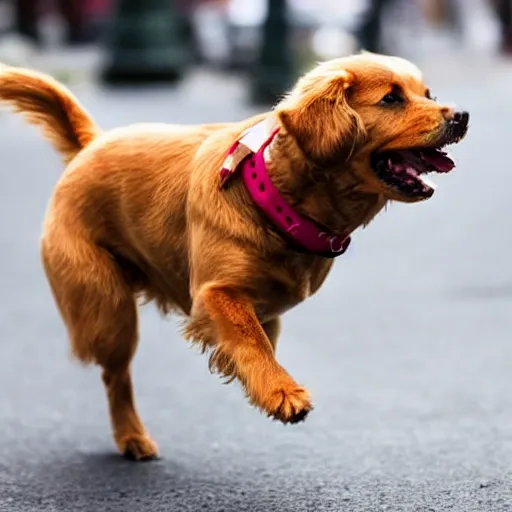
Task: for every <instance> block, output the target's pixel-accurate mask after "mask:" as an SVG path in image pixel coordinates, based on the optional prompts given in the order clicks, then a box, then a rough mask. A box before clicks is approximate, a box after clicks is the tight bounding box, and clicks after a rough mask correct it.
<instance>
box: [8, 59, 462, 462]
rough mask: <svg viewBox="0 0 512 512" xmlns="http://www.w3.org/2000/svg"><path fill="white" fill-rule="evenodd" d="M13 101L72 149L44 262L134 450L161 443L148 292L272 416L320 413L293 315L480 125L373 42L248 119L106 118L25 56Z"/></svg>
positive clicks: (58, 144)
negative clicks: (294, 372)
mask: <svg viewBox="0 0 512 512" xmlns="http://www.w3.org/2000/svg"><path fill="white" fill-rule="evenodd" d="M0 100H1V101H3V102H6V103H7V104H10V106H12V107H13V109H14V110H16V111H18V112H21V113H22V114H24V115H25V116H26V119H27V120H28V121H29V122H30V123H33V124H35V125H38V126H40V127H41V128H42V130H43V132H44V135H45V136H46V137H47V139H48V140H49V141H50V142H51V143H52V144H53V146H54V147H55V148H56V149H57V150H58V151H59V152H60V153H61V154H62V156H63V159H64V163H65V164H66V170H65V172H64V174H63V175H62V177H61V178H60V180H59V181H58V183H57V185H56V187H55V190H54V192H53V195H52V198H51V200H50V202H49V206H48V209H47V212H46V216H45V220H44V226H43V234H42V238H41V255H42V261H43V266H44V270H45V274H46V276H47V279H48V282H49V285H50V288H51V290H52V294H53V296H54V298H55V302H56V305H57V307H58V309H59V311H60V314H61V316H62V318H63V321H64V323H65V325H66V327H67V331H68V333H69V338H70V341H71V347H72V352H73V354H74V355H75V356H76V358H78V360H80V361H81V362H83V363H94V364H96V365H99V366H100V367H101V369H102V378H103V382H104V384H105V387H106V393H107V397H108V404H109V411H110V417H111V423H112V430H113V437H114V440H115V442H116V444H117V447H118V449H119V451H120V452H121V453H122V454H124V455H125V456H127V457H129V458H131V459H135V460H145V459H150V458H154V457H156V456H157V454H158V449H157V445H156V443H155V442H154V441H153V440H152V438H151V437H150V435H149V433H148V431H147V430H146V428H145V427H144V425H143V423H142V421H141V419H140V418H139V415H138V413H137V410H136V406H135V401H134V393H133V389H132V379H131V373H130V362H131V360H132V358H133V356H134V354H135V351H136V348H137V342H138V333H137V303H138V301H139V300H143V301H154V302H155V303H156V305H157V306H158V308H159V309H160V310H161V311H162V312H163V313H172V312H174V313H178V314H180V315H182V316H183V317H184V336H185V337H186V338H187V339H188V340H190V341H191V342H193V343H196V344H198V345H199V346H200V347H201V349H202V350H203V351H207V352H209V354H210V358H209V367H210V369H211V370H212V371H214V372H217V373H219V374H220V375H221V376H223V377H225V378H226V379H227V380H233V379H237V380H238V381H239V382H240V384H241V386H242V388H243V390H244V391H245V393H246V395H247V397H248V400H249V402H250V403H251V404H253V405H254V406H256V407H257V408H259V409H260V410H261V411H262V412H263V413H265V414H266V415H268V416H269V417H271V418H273V419H276V420H279V421H281V422H283V423H296V422H299V421H302V420H304V419H305V417H306V416H307V414H308V413H309V412H310V411H311V410H312V401H311V398H310V395H309V393H308V391H307V389H306V388H304V387H302V386H300V385H299V384H297V383H296V382H295V380H294V379H293V378H292V377H291V376H290V375H289V374H288V372H287V371H286V370H285V369H284V368H283V367H282V366H280V365H279V363H278V362H277V360H276V357H275V352H276V344H277V341H278V337H279V334H280V316H281V315H282V314H283V313H285V312H286V311H288V310H290V309H291V308H293V307H295V306H296V305H298V304H299V303H301V302H302V301H304V300H305V299H307V298H308V297H310V296H312V295H313V294H315V293H316V292H317V291H318V290H319V288H320V287H321V285H322V283H323V282H324V280H325V279H326V277H327V275H328V273H329V271H330V269H331V267H332V265H333V262H334V259H335V258H336V257H337V256H340V255H342V254H343V253H344V252H345V250H346V249H347V247H348V244H349V243H350V240H351V234H352V233H353V232H354V231H355V230H356V229H357V228H359V227H363V226H366V225H367V224H368V223H369V222H370V221H371V220H372V219H373V218H374V217H375V216H376V214H377V213H378V212H380V211H381V210H382V209H383V208H384V207H385V205H386V204H387V203H388V202H389V201H401V202H407V203H415V202H418V201H423V200H426V199H428V198H430V197H431V196H432V195H433V193H434V186H433V184H432V183H431V181H430V180H429V179H428V178H427V177H426V175H427V174H428V173H431V172H438V173H445V172H449V171H451V170H452V168H453V167H454V165H455V164H454V162H453V161H452V160H451V158H450V157H449V156H448V155H447V154H446V153H445V152H444V151H443V148H444V147H445V146H447V145H450V144H454V143H457V142H459V141H460V140H461V139H462V138H463V137H464V136H465V134H466V132H467V129H468V122H469V114H468V113H467V112H461V111H457V110H456V109H455V108H454V107H452V106H450V105H444V104H440V103H438V102H437V101H436V99H435V98H434V97H432V96H431V93H430V91H429V89H428V88H427V87H426V85H425V84H424V82H423V78H422V73H421V71H420V70H419V69H418V68H417V67H416V66H415V65H414V64H412V63H411V62H409V61H408V60H404V59H401V58H398V57H392V56H384V55H378V54H370V53H360V54H355V55H352V56H349V57H343V58H338V59H334V60H331V61H328V62H324V63H321V64H319V65H317V66H316V67H315V68H314V69H313V70H311V71H310V72H308V73H306V74H305V75H304V76H302V77H301V78H300V79H299V80H298V81H297V83H296V85H295V86H294V87H293V88H292V90H291V91H290V92H289V93H287V94H286V95H284V96H283V98H282V99H281V101H279V102H278V103H277V104H276V105H275V106H274V108H272V109H271V110H269V111H268V112H263V113H261V114H259V115H256V116H253V117H251V118H250V119H245V120H242V121H240V122H234V123H216V124H208V125H195V126H178V125H168V124H149V123H148V124H135V125H131V126H127V127H121V128H117V129H114V130H111V131H108V132H106V133H103V132H102V131H101V130H100V128H98V127H97V126H96V124H95V123H94V121H93V120H92V119H91V117H90V116H89V114H88V113H87V112H86V110H85V109H84V108H83V107H82V106H81V105H80V104H79V102H78V101H77V99H76V98H75V97H74V96H73V95H72V94H71V92H70V91H69V90H67V89H66V88H65V87H63V86H62V85H60V84H59V83H58V82H57V81H55V80H53V79H52V78H51V77H49V76H47V75H45V74H43V73H39V72H36V71H32V70H28V69H21V68H13V67H4V68H2V69H1V70H0Z"/></svg>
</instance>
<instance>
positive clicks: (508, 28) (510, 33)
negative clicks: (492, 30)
mask: <svg viewBox="0 0 512 512" xmlns="http://www.w3.org/2000/svg"><path fill="white" fill-rule="evenodd" d="M491 4H492V6H493V7H494V10H495V12H496V15H497V17H498V23H499V27H500V39H501V48H500V49H501V51H502V52H503V53H504V54H507V55H512V0H491Z"/></svg>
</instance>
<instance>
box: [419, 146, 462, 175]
mask: <svg viewBox="0 0 512 512" xmlns="http://www.w3.org/2000/svg"><path fill="white" fill-rule="evenodd" d="M421 158H422V159H423V160H424V161H425V162H427V163H429V164H430V165H432V166H433V167H435V168H436V171H437V172H449V171H451V170H452V169H453V168H454V167H455V162H454V161H453V160H452V159H451V158H450V157H449V156H448V155H447V154H446V153H445V152H444V151H440V150H439V149H426V150H423V151H422V152H421Z"/></svg>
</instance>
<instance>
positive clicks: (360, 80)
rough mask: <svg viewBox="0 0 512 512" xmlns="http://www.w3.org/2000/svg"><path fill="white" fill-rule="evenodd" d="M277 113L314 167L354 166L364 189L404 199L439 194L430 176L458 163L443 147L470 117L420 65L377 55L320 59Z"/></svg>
mask: <svg viewBox="0 0 512 512" xmlns="http://www.w3.org/2000/svg"><path fill="white" fill-rule="evenodd" d="M276 113H277V115H278V117H279V119H280V121H281V123H282V125H283V126H284V128H285V130H286V132H287V133H288V134H289V135H291V136H292V137H293V138H294V139H295V141H296V144H297V145H298V147H299V148H300V150H301V151H302V152H303V154H304V156H305V158H306V159H307V160H308V161H309V162H310V163H311V164H312V165H313V166H316V167H320V168H333V169H339V172H343V169H345V168H350V170H351V172H353V173H354V174H356V175H357V177H358V178H359V179H360V181H361V183H362V187H363V188H364V190H365V191H367V192H374V193H376V194H382V195H384V196H385V197H386V198H387V199H390V200H396V201H403V202H415V201H420V200H423V199H427V198H429V197H431V196H432V194H433V192H434V189H433V184H432V183H431V182H430V180H428V179H426V174H427V173H429V172H442V173H444V172H448V171H450V170H451V169H452V168H453V167H454V163H453V162H452V160H451V159H450V158H449V157H448V156H447V155H446V153H445V152H443V151H442V149H443V148H444V147H445V146H447V145H449V144H454V143H457V142H459V141H460V140H461V139H462V138H463V137H464V135H465V134H466V131H467V128H468V120H469V114H468V113H467V112H457V111H456V110H455V109H454V108H453V107H451V106H449V105H442V104H439V103H437V102H436V100H435V98H433V97H432V96H431V93H430V91H429V89H428V88H427V86H426V85H425V84H424V82H423V79H422V75H421V72H420V70H419V69H418V68H417V67H416V66H415V65H413V64H412V63H410V62H409V61H407V60H404V59H401V58H398V57H388V56H383V55H376V54H370V53H362V54H359V55H354V56H351V57H346V58H341V59H335V60H332V61H329V62H326V63H323V64H320V65H319V66H318V67H317V68H315V69H314V70H313V71H311V72H310V73H308V74H307V75H305V76H304V77H303V78H301V79H300V80H299V82H298V83H297V85H296V86H295V88H294V89H293V90H292V92H291V93H290V94H289V95H288V96H287V97H286V98H285V99H284V100H283V101H282V102H281V103H280V104H279V105H278V106H277V107H276Z"/></svg>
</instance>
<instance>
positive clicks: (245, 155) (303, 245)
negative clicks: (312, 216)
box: [220, 118, 350, 258]
mask: <svg viewBox="0 0 512 512" xmlns="http://www.w3.org/2000/svg"><path fill="white" fill-rule="evenodd" d="M278 132H279V128H278V127H277V126H276V125H275V121H274V120H273V119H272V118H268V119H265V120H264V121H262V122H260V123H258V124H256V125H255V126H253V127H252V128H249V130H247V131H246V132H245V133H244V134H243V135H242V137H241V138H240V139H239V140H238V141H236V142H235V143H234V144H233V146H231V148H230V149H229V151H228V154H227V157H226V160H225V161H224V164H223V166H222V169H221V171H220V187H221V188H224V186H225V185H226V182H227V180H228V179H229V178H230V177H231V176H232V175H233V174H235V173H236V172H237V171H239V170H241V174H242V180H243V183H244V185H245V187H246V189H247V191H248V192H249V195H250V196H251V199H252V200H253V201H254V202H255V203H256V204H257V205H258V207H259V208H260V210H262V212H263V213H264V214H265V215H266V217H267V218H268V219H269V220H270V221H271V222H272V223H273V224H274V225H275V226H276V227H277V228H279V230H280V231H281V232H282V233H283V234H284V235H285V237H286V238H287V239H288V240H289V241H290V242H291V243H292V244H293V245H294V246H295V247H296V249H297V250H299V251H301V252H308V253H311V254H316V255H318V256H323V257H325V258H335V257H336V256H340V255H341V254H343V253H344V252H345V251H346V250H347V248H348V246H349V244H350V236H348V235H344V236H340V235H338V234H334V233H326V232H324V231H322V230H321V229H320V228H319V227H318V226H317V224H315V223H314V222H313V221H311V220H309V219H307V218H305V217H304V216H302V215H300V214H299V213H298V212H296V211H295V210H294V209H293V208H292V207H291V206H290V205H289V204H288V203H287V202H286V200H285V199H284V197H283V196H282V195H281V194H280V193H279V190H278V189H277V188H276V186H275V185H274V184H273V183H272V180H271V179H270V177H269V175H268V173H267V168H266V167H267V166H266V157H267V158H268V157H269V155H268V153H269V152H268V151H267V149H268V147H269V145H270V143H271V142H272V141H273V139H274V137H275V136H276V134H277V133H278Z"/></svg>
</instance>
